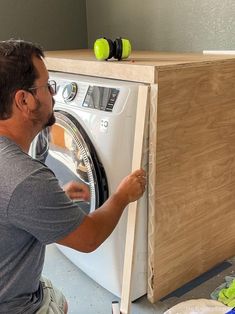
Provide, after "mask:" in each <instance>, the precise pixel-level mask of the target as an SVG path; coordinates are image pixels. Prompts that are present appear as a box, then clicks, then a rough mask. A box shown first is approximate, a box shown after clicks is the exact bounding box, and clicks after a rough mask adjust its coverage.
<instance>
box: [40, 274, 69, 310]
mask: <svg viewBox="0 0 235 314" xmlns="http://www.w3.org/2000/svg"><path fill="white" fill-rule="evenodd" d="M41 283H42V287H43V300H42V304H41V307H40V309H39V310H37V312H36V313H35V314H64V306H65V304H66V299H65V297H64V295H63V294H62V292H60V291H59V290H58V289H56V288H55V287H53V285H52V283H51V281H50V280H49V279H47V278H41Z"/></svg>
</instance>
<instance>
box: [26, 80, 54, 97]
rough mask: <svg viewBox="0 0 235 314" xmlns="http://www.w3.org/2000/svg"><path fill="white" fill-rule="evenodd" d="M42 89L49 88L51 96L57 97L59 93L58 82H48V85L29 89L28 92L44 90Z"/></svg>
mask: <svg viewBox="0 0 235 314" xmlns="http://www.w3.org/2000/svg"><path fill="white" fill-rule="evenodd" d="M42 87H46V88H48V90H49V92H50V93H51V95H55V94H56V92H57V86H56V81H54V80H50V81H48V83H47V84H46V85H43V86H35V87H30V88H28V90H29V91H31V90H35V89H38V88H42Z"/></svg>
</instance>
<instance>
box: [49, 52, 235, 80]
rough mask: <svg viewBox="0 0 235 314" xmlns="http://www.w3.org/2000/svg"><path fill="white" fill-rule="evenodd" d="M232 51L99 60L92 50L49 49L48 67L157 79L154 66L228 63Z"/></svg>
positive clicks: (147, 54) (146, 54) (139, 54)
mask: <svg viewBox="0 0 235 314" xmlns="http://www.w3.org/2000/svg"><path fill="white" fill-rule="evenodd" d="M233 58H234V57H233V56H231V55H203V54H202V53H169V52H168V53H166V52H156V51H133V52H132V53H131V56H130V57H129V58H128V59H125V60H121V61H117V60H116V59H110V60H109V61H97V60H96V59H95V56H94V53H93V51H92V50H86V49H83V50H67V51H48V52H46V65H47V68H48V69H49V70H52V71H61V72H70V73H78V74H84V75H92V76H99V77H107V78H114V79H121V80H127V81H135V82H143V83H150V84H151V83H156V82H157V81H156V78H157V76H156V75H155V74H156V73H155V69H162V68H164V69H166V68H172V67H173V68H178V67H195V66H198V65H201V66H204V65H207V64H209V63H212V62H214V61H217V62H221V63H224V62H225V63H226V62H228V61H229V60H231V59H233Z"/></svg>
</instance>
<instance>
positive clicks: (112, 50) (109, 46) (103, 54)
mask: <svg viewBox="0 0 235 314" xmlns="http://www.w3.org/2000/svg"><path fill="white" fill-rule="evenodd" d="M94 53H95V56H96V59H98V60H108V59H110V58H112V57H114V58H115V59H118V60H121V59H126V58H128V57H129V55H130V53H131V43H130V41H129V40H128V39H124V38H116V39H115V40H114V41H112V40H111V39H107V38H105V37H103V38H99V39H96V41H95V43H94Z"/></svg>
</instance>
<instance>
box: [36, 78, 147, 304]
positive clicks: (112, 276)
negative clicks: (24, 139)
mask: <svg viewBox="0 0 235 314" xmlns="http://www.w3.org/2000/svg"><path fill="white" fill-rule="evenodd" d="M50 79H52V80H55V81H56V83H57V86H58V92H57V94H56V95H55V96H54V98H55V107H54V109H55V112H56V115H57V116H56V118H57V123H58V124H60V125H61V123H60V122H59V121H60V120H61V121H62V120H63V116H64V113H66V114H67V117H65V122H66V121H67V122H66V123H65V125H64V126H63V127H62V128H65V129H66V125H67V124H69V123H70V122H69V120H70V118H71V117H73V121H74V120H76V121H77V122H78V123H79V125H80V126H81V128H82V129H83V130H84V131H85V134H86V136H83V139H82V142H83V141H84V142H85V141H86V139H88V138H89V141H90V142H91V145H88V146H87V147H85V150H89V149H90V150H91V149H92V150H94V151H95V153H96V155H97V156H98V159H99V163H98V166H99V165H102V167H103V169H104V172H105V175H106V178H105V177H104V178H103V179H104V180H106V184H107V186H108V192H107V195H106V196H105V197H103V196H102V197H99V199H100V200H101V201H100V203H102V202H103V201H104V200H105V199H106V198H107V196H108V194H109V195H111V194H112V193H113V192H114V191H115V190H116V188H117V186H118V184H119V183H120V181H121V180H122V179H123V178H124V177H125V176H126V175H127V174H129V173H130V172H131V163H132V153H133V142H134V129H135V118H136V105H137V96H138V86H139V85H140V84H138V83H132V82H126V81H117V80H111V79H110V80H109V79H102V78H95V77H89V76H80V75H75V74H68V73H59V72H50ZM98 99H99V101H98ZM61 117H62V118H61ZM62 124H63V123H62ZM66 132H67V131H66ZM71 132H75V133H76V132H77V131H76V125H73V123H72V126H71ZM71 132H70V133H71ZM68 133H69V131H68ZM83 135H84V132H83ZM65 137H66V136H65ZM35 140H36V139H35ZM146 142H147V139H146ZM84 145H85V144H84ZM85 146H86V145H85ZM32 149H34V148H32ZM51 151H52V155H53V149H52V150H51ZM57 152H58V150H57ZM32 154H33V153H32ZM62 154H63V152H62ZM88 155H89V152H88ZM146 155H147V152H146ZM59 158H60V157H59ZM144 158H145V160H147V159H146V158H147V157H146V156H144ZM62 159H63V157H62ZM62 159H60V161H62V166H60V167H66V166H68V164H69V163H68V162H64V164H63V160H62ZM89 159H92V154H90V156H88V160H89ZM53 165H55V163H54V162H53V163H52V166H53ZM49 167H50V165H49ZM68 167H70V170H72V168H73V166H68ZM91 168H92V163H91ZM52 170H55V171H54V172H55V173H56V169H52ZM94 172H95V170H94V169H93V173H94ZM62 175H63V174H62ZM90 176H92V172H91V174H90ZM88 177H89V176H88ZM60 179H61V178H59V180H60ZM93 179H94V182H93V183H94V186H96V185H97V184H98V182H96V179H95V177H94V178H93ZM61 181H67V179H66V180H63V178H62V180H61ZM87 181H89V180H87ZM63 183H65V182H63ZM88 183H89V182H88ZM94 186H93V187H90V188H91V189H93V190H92V193H93V194H94V193H96V192H95V189H94ZM96 188H97V186H96ZM101 193H102V192H101ZM146 194H147V193H145V194H144V196H143V197H142V198H141V201H140V209H139V211H138V216H137V226H136V247H135V258H134V261H135V262H134V273H133V286H132V287H133V289H132V300H135V299H137V298H139V297H140V296H142V295H144V294H145V293H146V289H147V195H146ZM96 196H97V195H93V197H92V200H91V202H90V204H89V210H88V211H93V210H95V208H96V207H98V206H100V205H101V204H99V203H98V204H97V202H96ZM126 225H127V211H126V210H125V212H124V213H123V215H122V217H121V219H120V221H119V223H118V225H117V226H116V228H115V230H114V231H113V233H112V234H111V235H110V237H109V238H108V239H107V240H106V241H105V242H104V243H103V244H102V245H101V246H100V247H99V248H98V249H97V250H95V251H94V252H92V253H81V252H77V251H75V250H73V249H70V248H67V247H65V246H62V245H58V247H59V249H60V250H61V251H62V252H63V253H64V254H65V255H66V256H67V257H68V258H69V259H70V260H71V261H72V262H73V263H74V264H75V265H76V266H78V267H79V268H80V269H81V270H82V271H84V272H85V273H86V274H87V275H88V276H90V277H91V278H92V279H94V280H95V281H96V282H97V283H99V284H100V285H101V286H103V287H104V288H106V289H107V290H109V291H110V292H112V293H113V294H115V295H117V296H119V297H120V295H121V288H122V274H123V263H124V250H125V238H126Z"/></svg>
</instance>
